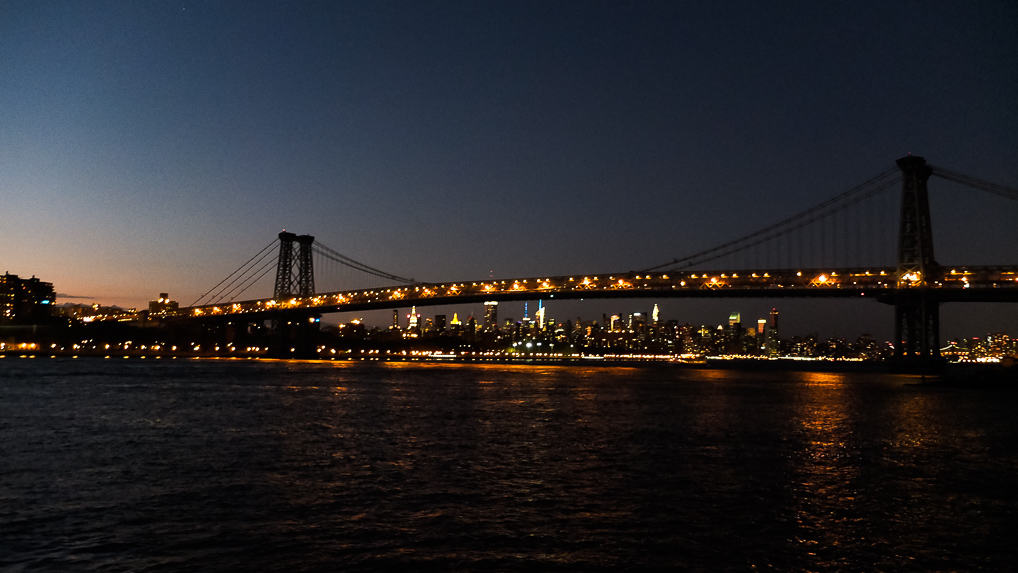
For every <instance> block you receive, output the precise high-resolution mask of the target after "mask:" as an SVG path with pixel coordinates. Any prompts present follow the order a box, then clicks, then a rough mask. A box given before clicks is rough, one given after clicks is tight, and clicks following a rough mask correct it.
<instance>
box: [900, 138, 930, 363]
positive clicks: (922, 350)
mask: <svg viewBox="0 0 1018 573" xmlns="http://www.w3.org/2000/svg"><path fill="white" fill-rule="evenodd" d="M897 163H898V168H899V169H901V173H902V189H901V223H900V226H899V228H898V273H897V275H898V276H897V281H898V284H897V287H898V288H897V292H898V294H897V295H896V296H895V301H894V330H895V345H894V353H895V357H896V358H898V359H899V360H904V361H918V362H929V361H933V360H937V359H939V358H940V308H939V304H938V302H937V299H936V298H935V296H934V295H933V293H931V292H930V288H929V287H930V285H931V284H932V283H933V282H934V281H936V280H937V279H938V278H939V274H940V269H939V266H938V265H937V263H936V261H935V260H934V258H933V232H932V226H931V224H930V201H929V195H928V193H927V188H926V181H927V180H928V179H929V178H930V175H931V174H932V172H933V170H932V168H931V167H930V166H929V165H928V164H927V163H926V160H925V159H924V158H922V157H917V156H912V155H909V156H907V157H902V158H901V159H899V160H898V162H897Z"/></svg>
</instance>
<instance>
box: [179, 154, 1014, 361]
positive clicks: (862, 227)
mask: <svg viewBox="0 0 1018 573" xmlns="http://www.w3.org/2000/svg"><path fill="white" fill-rule="evenodd" d="M932 176H936V177H939V178H942V179H944V180H948V181H952V182H955V183H960V184H962V185H964V186H967V187H969V188H973V189H978V190H981V191H985V192H988V193H992V194H995V195H997V196H1000V197H1004V198H1006V199H1010V200H1018V190H1016V189H1013V188H1009V187H1005V186H1002V185H998V184H995V183H991V182H987V181H983V180H981V179H979V178H976V177H971V176H968V175H964V174H961V173H958V172H954V171H951V170H948V169H945V168H940V167H937V166H934V165H931V164H929V163H927V162H926V160H925V159H924V158H922V157H918V156H911V155H910V156H907V157H903V158H901V159H898V160H897V162H896V165H894V166H892V167H891V168H889V169H887V170H885V171H883V172H882V173H879V174H877V175H876V176H874V177H871V178H869V179H867V180H866V181H864V182H863V183H861V184H859V185H857V186H855V187H853V188H851V189H849V190H847V191H845V192H843V193H840V194H838V195H836V196H834V197H832V198H830V199H828V200H826V201H823V202H821V203H819V204H817V205H815V206H812V207H810V208H808V209H805V210H803V211H800V212H798V213H795V214H793V215H791V216H789V217H786V218H784V219H782V220H780V221H777V222H775V223H774V224H771V225H768V226H766V227H763V228H761V229H759V230H757V231H754V232H752V233H748V234H745V235H743V236H741V237H738V238H735V239H733V240H730V241H726V242H724V243H722V244H720V245H717V246H715V247H712V248H710V249H703V250H700V251H697V252H695V253H691V254H689V255H686V256H683V257H679V258H673V259H671V260H670V261H668V262H664V263H662V264H658V265H655V266H651V267H647V268H644V269H641V270H637V271H625V272H619V273H606V274H588V275H568V276H566V275H563V276H541V277H520V278H507V279H497V280H496V279H486V280H474V281H454V282H453V281H450V282H422V281H417V280H414V279H413V278H407V277H403V276H400V275H396V274H392V273H389V272H386V271H383V270H381V269H378V268H375V267H373V266H371V265H368V264H365V263H362V262H360V261H357V260H355V259H353V258H350V257H348V256H346V255H343V254H342V253H340V252H339V251H337V250H335V249H333V248H330V247H328V246H326V245H323V244H322V243H320V242H316V241H315V239H314V237H312V236H310V235H296V234H294V233H289V232H285V231H284V232H282V233H280V234H279V236H278V237H277V238H276V239H275V240H273V241H272V242H270V243H269V244H268V245H266V246H265V247H264V248H263V249H262V250H261V251H259V252H258V253H256V254H255V255H254V256H252V257H251V258H250V259H248V260H247V261H246V262H245V263H244V264H242V265H240V266H239V267H238V268H237V269H236V270H234V271H233V272H232V273H230V274H229V275H227V276H226V278H224V279H223V280H222V281H220V282H219V284H217V285H216V286H214V287H213V288H211V289H209V290H208V291H207V292H205V293H204V294H203V295H202V296H201V297H199V298H198V299H197V300H195V301H194V302H193V303H192V304H191V305H190V306H188V307H185V308H181V309H179V311H178V312H177V313H176V314H175V316H174V317H175V318H186V319H199V320H217V319H229V320H236V321H259V320H267V319H272V320H277V321H278V320H280V319H289V320H292V321H293V323H300V322H302V320H300V319H306V318H307V317H315V316H318V315H320V314H322V313H330V312H345V311H364V310H377V309H392V308H400V307H408V306H411V305H413V306H428V305H446V304H463V303H477V302H484V301H514V300H532V299H534V298H544V299H552V298H555V299H580V298H583V299H588V298H589V299H594V298H635V297H654V298H663V297H742V298H746V297H763V298H780V297H838V298H858V299H862V300H874V301H877V302H881V303H885V304H890V305H893V306H894V309H895V352H896V355H897V357H898V358H899V359H901V360H903V361H910V360H914V361H929V360H936V359H937V358H939V348H940V340H939V338H940V332H939V329H940V327H939V324H940V322H939V316H940V315H939V306H940V304H942V303H948V302H1018V264H1002V265H994V266H987V265H978V266H973V265H960V264H959V265H946V264H940V263H939V262H938V261H937V259H936V258H935V257H934V250H933V229H932V224H931V220H930V204H929V195H928V186H927V183H928V180H929V179H930V177H932ZM893 189H900V193H899V194H898V195H897V196H894V195H893V194H892V193H890V191H892V190H893ZM894 203H896V204H897V205H896V206H897V211H898V213H899V216H898V220H897V230H896V232H895V231H894V227H895V226H894V225H893V224H874V223H873V219H874V216H873V215H874V213H878V214H881V213H882V214H886V213H887V212H889V211H893V210H895V209H894V206H895V205H894ZM892 244H896V249H894V252H895V253H896V257H895V260H890V261H886V260H885V261H884V262H883V264H866V259H867V257H868V255H866V254H865V253H867V246H869V247H870V250H876V251H885V252H886V251H889V250H891V249H889V246H890V245H892ZM316 258H317V259H318V260H319V261H323V262H326V263H328V264H335V265H341V266H343V267H345V268H349V269H353V270H355V271H357V272H359V273H364V274H366V275H369V276H371V277H373V278H375V279H377V280H380V281H383V282H385V283H386V285H385V286H379V287H374V288H365V289H357V290H341V291H330V292H318V291H316V288H315V262H314V261H315V259H316ZM853 258H855V259H856V260H855V261H852V260H851V259H853ZM870 262H873V261H872V260H871V261H870ZM320 264H321V263H320ZM273 270H274V271H275V282H274V289H273V294H272V296H271V297H268V298H256V299H242V298H241V297H242V296H243V295H244V294H245V293H246V292H247V291H248V290H249V289H250V288H251V287H252V286H253V285H255V284H257V283H259V282H260V281H261V280H262V279H263V278H265V277H266V275H268V274H269V273H271V272H272V271H273Z"/></svg>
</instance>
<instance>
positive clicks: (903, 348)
mask: <svg viewBox="0 0 1018 573" xmlns="http://www.w3.org/2000/svg"><path fill="white" fill-rule="evenodd" d="M894 337H895V340H894V357H895V358H896V359H897V360H898V362H901V363H903V364H911V365H918V366H922V365H929V364H933V363H935V362H938V361H939V360H940V302H939V301H937V299H936V298H934V297H933V296H932V295H931V294H930V293H927V292H926V291H925V289H923V290H922V291H919V292H905V293H901V294H899V295H898V296H897V297H895V300H894Z"/></svg>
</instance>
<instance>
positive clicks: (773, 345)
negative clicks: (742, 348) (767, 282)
mask: <svg viewBox="0 0 1018 573" xmlns="http://www.w3.org/2000/svg"><path fill="white" fill-rule="evenodd" d="M766 344H767V355H768V356H771V357H773V356H778V355H780V354H781V338H780V336H779V331H778V309H777V308H774V307H772V308H771V315H770V324H768V325H767V336H766Z"/></svg>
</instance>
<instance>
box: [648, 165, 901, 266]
mask: <svg viewBox="0 0 1018 573" xmlns="http://www.w3.org/2000/svg"><path fill="white" fill-rule="evenodd" d="M897 181H899V177H898V168H897V167H892V168H890V169H888V170H886V171H883V172H882V173H879V174H877V175H875V176H874V177H871V178H870V179H868V180H866V181H865V182H863V183H861V184H859V185H857V186H855V187H853V188H851V189H849V190H848V191H845V192H843V193H841V194H839V195H837V196H835V197H832V198H831V199H828V200H826V201H823V202H821V203H819V204H817V205H815V206H813V207H810V208H809V209H805V210H803V211H800V212H799V213H796V214H794V215H792V216H790V217H786V218H785V219H782V220H780V221H778V222H776V223H773V224H771V225H768V226H767V227H764V228H762V229H759V230H757V231H754V232H752V233H749V234H747V235H743V236H742V237H739V238H737V239H734V240H731V241H728V242H725V243H722V244H721V245H717V246H715V247H712V248H710V249H705V250H702V251H699V252H696V253H693V254H691V255H687V256H685V257H681V258H676V259H673V260H672V261H670V262H667V263H662V264H659V265H655V266H653V267H650V268H647V269H644V270H643V271H641V272H649V271H655V270H659V269H664V268H666V267H667V268H670V269H678V268H688V267H690V266H692V265H695V264H702V263H705V262H708V261H712V260H716V259H718V258H721V257H724V256H727V255H731V254H734V253H738V252H741V251H743V250H745V249H747V248H750V247H753V246H755V245H759V244H761V243H764V242H766V241H770V240H774V239H777V238H780V237H782V236H784V235H787V234H788V233H791V232H792V231H795V230H797V229H801V228H803V227H805V226H807V225H809V224H811V223H813V222H815V221H818V220H821V219H824V218H826V217H829V216H831V215H832V214H833V213H836V212H837V211H838V210H841V209H845V208H847V207H849V206H851V205H854V204H856V203H858V202H860V201H863V200H864V199H867V198H869V197H872V196H873V195H875V194H877V193H878V192H880V191H884V190H886V189H888V188H890V187H891V186H892V185H894V184H895V183H896V182H897ZM815 242H816V241H814V243H815ZM807 252H808V251H807V248H806V247H805V246H803V247H802V248H801V249H799V257H800V258H804V256H807ZM803 262H805V261H803Z"/></svg>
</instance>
